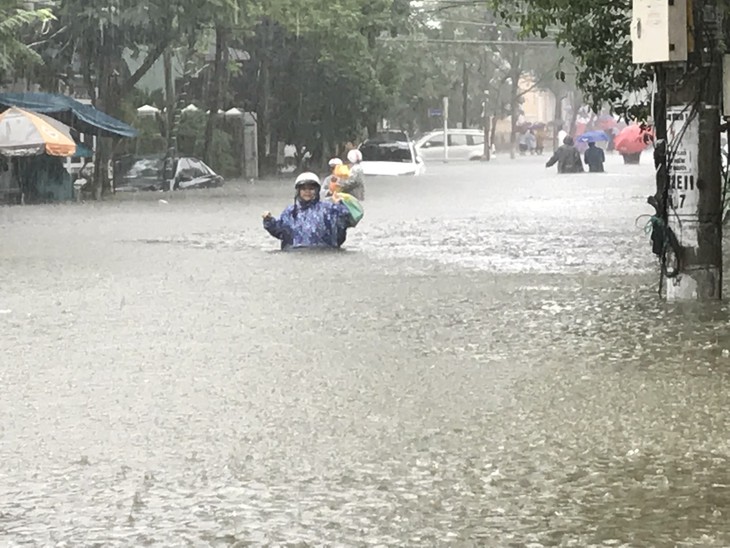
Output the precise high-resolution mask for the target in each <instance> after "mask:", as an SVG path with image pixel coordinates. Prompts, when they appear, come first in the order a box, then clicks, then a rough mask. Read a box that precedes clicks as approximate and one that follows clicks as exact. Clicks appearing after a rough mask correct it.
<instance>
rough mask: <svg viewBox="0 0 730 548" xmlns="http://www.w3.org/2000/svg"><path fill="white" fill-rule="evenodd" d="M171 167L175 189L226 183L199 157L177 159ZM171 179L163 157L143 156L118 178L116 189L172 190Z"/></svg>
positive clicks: (125, 190)
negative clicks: (166, 171)
mask: <svg viewBox="0 0 730 548" xmlns="http://www.w3.org/2000/svg"><path fill="white" fill-rule="evenodd" d="M171 167H172V168H173V170H174V176H173V177H172V178H171V179H172V181H173V183H172V184H173V190H185V189H190V188H212V187H219V186H222V185H223V177H221V176H220V175H218V174H217V173H216V172H215V171H213V170H212V169H211V168H210V167H208V166H207V165H206V164H205V162H203V161H201V160H198V159H197V158H192V157H181V158H176V159H175V160H174V162H173V165H172V166H171ZM169 179H170V177H169V175H168V176H166V174H165V161H164V159H163V158H158V157H154V158H141V159H139V160H136V161H135V162H134V163H133V164H132V165H131V167H130V168H129V169H128V170H126V171H125V172H124V173H123V174H122V175H121V176H120V177H119V178H118V179H117V180H116V182H115V190H116V191H117V192H138V191H141V190H169V186H170V183H169Z"/></svg>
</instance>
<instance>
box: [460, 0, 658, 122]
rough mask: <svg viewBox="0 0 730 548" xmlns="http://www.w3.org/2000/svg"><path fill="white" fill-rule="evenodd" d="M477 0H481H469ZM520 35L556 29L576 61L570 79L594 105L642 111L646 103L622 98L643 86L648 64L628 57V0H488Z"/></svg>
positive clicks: (630, 112)
mask: <svg viewBox="0 0 730 548" xmlns="http://www.w3.org/2000/svg"><path fill="white" fill-rule="evenodd" d="M469 3H474V4H483V3H482V2H469ZM487 3H488V5H489V6H490V7H491V8H492V9H494V10H496V11H497V12H499V13H500V14H501V15H502V17H504V18H505V19H507V20H509V21H511V22H513V23H514V24H515V25H517V26H518V27H520V28H521V29H522V32H523V34H524V35H537V36H542V37H547V36H548V35H549V34H550V30H552V29H555V30H556V31H557V35H556V40H557V42H558V43H560V44H563V45H565V46H567V47H568V48H569V49H570V51H571V53H572V54H573V56H574V57H575V59H576V61H577V68H578V72H577V76H576V81H577V84H578V86H579V87H580V89H582V90H583V92H584V93H585V95H586V98H587V99H588V101H589V102H590V103H591V105H592V106H593V109H594V110H595V111H600V108H601V107H602V106H603V105H604V104H606V103H608V104H610V105H611V106H612V108H613V110H614V111H616V112H619V113H624V114H627V115H634V116H639V117H642V116H645V115H646V108H645V106H642V105H632V104H629V102H628V94H630V93H632V92H637V91H641V90H644V89H645V88H646V86H647V83H648V82H649V80H650V79H651V78H652V72H651V68H650V67H648V66H644V65H634V64H632V62H631V41H630V39H629V33H630V30H629V29H630V20H631V0H591V1H590V2H589V1H586V0H523V1H521V2H515V1H514V0H488V2H487Z"/></svg>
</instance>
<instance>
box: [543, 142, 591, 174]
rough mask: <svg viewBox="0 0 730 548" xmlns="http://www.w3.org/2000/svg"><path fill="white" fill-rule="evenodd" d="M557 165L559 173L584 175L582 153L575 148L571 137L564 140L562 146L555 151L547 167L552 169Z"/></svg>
mask: <svg viewBox="0 0 730 548" xmlns="http://www.w3.org/2000/svg"><path fill="white" fill-rule="evenodd" d="M555 164H558V173H583V171H584V169H583V162H582V161H581V159H580V152H578V149H577V148H575V142H574V141H573V138H572V137H571V136H570V135H568V136H567V137H566V138H565V139H563V144H562V146H560V147H559V148H558V150H556V151H555V154H553V155H552V158H550V159H549V160H548V161H547V163H546V164H545V167H552V166H554V165H555Z"/></svg>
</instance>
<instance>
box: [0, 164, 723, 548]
mask: <svg viewBox="0 0 730 548" xmlns="http://www.w3.org/2000/svg"><path fill="white" fill-rule="evenodd" d="M542 161H544V159H542V160H540V159H536V158H524V159H521V160H518V161H517V162H514V163H513V162H510V161H509V160H507V159H503V158H499V159H497V161H495V162H493V163H492V164H490V165H483V164H471V165H462V166H448V167H446V166H443V165H438V164H435V165H433V166H430V170H429V173H428V174H427V175H426V176H424V177H422V178H420V179H380V180H378V179H370V180H369V181H368V190H367V193H368V200H367V202H366V210H367V214H366V218H365V220H364V221H363V222H362V224H361V226H360V227H358V229H357V230H356V231H354V232H353V233H352V234H351V236H350V238H349V240H348V244H347V251H346V252H342V253H333V254H322V253H319V254H302V253H295V254H282V253H279V252H276V251H275V250H276V248H277V244H276V242H275V241H274V240H273V239H271V238H269V237H268V236H267V235H266V234H265V233H264V232H263V230H262V229H261V227H260V213H261V211H263V210H267V209H272V210H274V211H277V212H278V210H279V209H281V208H283V207H284V206H285V205H286V204H287V203H288V202H289V200H290V199H291V196H292V192H291V190H290V183H289V182H286V183H282V182H268V183H260V184H256V185H250V184H240V185H234V184H230V185H228V187H227V188H225V189H222V190H213V191H201V192H188V193H176V194H174V195H172V196H169V195H161V194H145V195H139V196H131V197H130V196H126V197H121V198H120V199H117V200H115V201H113V202H107V203H102V204H82V205H78V204H73V205H65V206H56V207H54V206H41V207H25V208H20V207H16V208H2V209H0V250H1V254H0V275H1V276H2V279H3V284H2V291H1V292H0V328H2V331H3V333H2V337H0V355H1V356H2V366H1V367H0V387H1V388H0V410H2V414H3V420H2V422H1V423H0V493H3V495H2V496H1V497H0V544H3V545H5V544H7V545H9V546H26V545H27V546H46V545H51V546H140V545H161V546H163V545H164V546H238V547H240V546H249V545H281V546H317V545H322V544H327V545H347V546H367V545H372V546H378V545H380V546H395V545H401V546H405V545H408V546H438V545H453V546H533V547H537V546H581V547H583V546H728V545H730V516H729V515H728V514H729V513H730V468H729V467H728V464H729V462H728V460H729V459H728V455H729V454H730V453H729V452H730V440H729V436H728V433H729V432H730V411H729V410H728V395H727V386H728V381H729V380H730V375H729V374H728V372H729V371H730V336H729V335H728V325H729V324H728V320H729V319H730V315H729V314H728V309H727V307H726V306H724V305H715V306H707V305H705V306H702V307H699V306H696V305H682V306H678V305H666V304H663V303H662V302H661V301H660V300H659V299H658V298H657V297H656V288H657V282H658V278H657V275H656V269H655V264H654V262H653V260H652V258H651V255H650V248H649V242H648V236H647V235H646V234H644V232H643V225H644V223H645V220H640V221H639V222H638V223H637V222H636V218H637V217H638V216H639V215H642V214H646V213H648V212H649V211H648V206H646V205H645V204H644V200H645V196H646V195H648V194H649V193H650V192H651V189H652V187H653V186H652V174H651V167H650V166H649V165H648V162H645V165H643V166H638V167H637V166H623V165H621V164H619V163H618V162H617V161H616V160H615V159H613V158H611V159H610V163H609V165H608V169H609V170H610V172H611V173H609V174H605V175H587V174H586V175H583V176H563V177H559V176H557V175H556V174H554V172H553V171H547V170H545V169H544V168H543V167H542V164H541V162H542ZM160 198H163V199H164V200H165V201H166V203H163V202H159V201H158V200H159V199H160Z"/></svg>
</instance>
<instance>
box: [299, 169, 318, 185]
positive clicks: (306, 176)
mask: <svg viewBox="0 0 730 548" xmlns="http://www.w3.org/2000/svg"><path fill="white" fill-rule="evenodd" d="M306 183H314V184H316V185H319V186H322V183H320V181H319V177H317V175H316V174H314V173H312V172H311V171H305V172H304V173H302V174H301V175H299V177H297V180H296V181H294V188H299V187H300V186H303V185H305V184H306Z"/></svg>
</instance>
